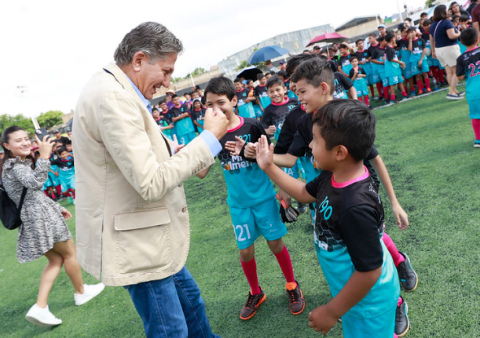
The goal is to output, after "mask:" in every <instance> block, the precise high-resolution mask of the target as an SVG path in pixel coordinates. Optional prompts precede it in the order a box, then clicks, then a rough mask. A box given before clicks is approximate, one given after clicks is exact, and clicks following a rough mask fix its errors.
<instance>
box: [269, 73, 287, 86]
mask: <svg viewBox="0 0 480 338" xmlns="http://www.w3.org/2000/svg"><path fill="white" fill-rule="evenodd" d="M275 85H279V86H282V87H284V86H285V84H284V83H283V81H282V79H280V78H279V77H278V75H272V77H271V78H269V79H268V81H267V89H269V88H270V87H273V86H275Z"/></svg>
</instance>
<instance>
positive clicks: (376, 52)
mask: <svg viewBox="0 0 480 338" xmlns="http://www.w3.org/2000/svg"><path fill="white" fill-rule="evenodd" d="M378 43H379V45H378V46H377V47H376V48H374V49H373V50H372V53H371V56H372V58H371V62H372V68H373V69H374V70H375V71H376V73H377V74H378V77H379V78H380V80H381V81H382V88H383V96H384V98H385V103H387V104H388V103H390V99H389V92H388V79H387V77H386V76H385V46H386V45H387V41H386V40H385V37H384V36H380V37H379V38H378Z"/></svg>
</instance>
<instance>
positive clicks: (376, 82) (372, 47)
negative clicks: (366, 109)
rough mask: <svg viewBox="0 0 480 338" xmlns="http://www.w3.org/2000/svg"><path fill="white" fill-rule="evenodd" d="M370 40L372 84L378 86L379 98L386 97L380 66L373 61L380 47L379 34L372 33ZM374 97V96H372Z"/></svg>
mask: <svg viewBox="0 0 480 338" xmlns="http://www.w3.org/2000/svg"><path fill="white" fill-rule="evenodd" d="M368 42H369V43H370V47H368V53H369V55H370V65H371V67H372V78H371V79H372V84H374V85H375V86H376V87H377V91H378V98H377V99H378V100H382V99H384V92H383V87H382V80H380V76H379V75H378V67H377V65H376V64H375V63H374V62H373V60H374V59H375V58H374V56H375V54H376V49H377V48H379V47H380V43H379V42H378V41H377V35H376V34H374V33H372V34H370V35H369V36H368ZM372 99H374V96H372Z"/></svg>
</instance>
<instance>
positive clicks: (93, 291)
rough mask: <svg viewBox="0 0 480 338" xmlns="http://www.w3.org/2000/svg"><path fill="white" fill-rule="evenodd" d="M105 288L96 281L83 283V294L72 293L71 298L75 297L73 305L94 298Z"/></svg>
mask: <svg viewBox="0 0 480 338" xmlns="http://www.w3.org/2000/svg"><path fill="white" fill-rule="evenodd" d="M103 289H105V284H103V283H98V284H95V285H87V284H83V294H81V295H79V294H76V293H75V294H74V295H73V298H74V299H75V305H77V306H78V305H83V304H85V303H86V302H88V301H89V300H91V299H92V298H95V297H96V296H97V295H98V294H99V293H100V292H102V291H103Z"/></svg>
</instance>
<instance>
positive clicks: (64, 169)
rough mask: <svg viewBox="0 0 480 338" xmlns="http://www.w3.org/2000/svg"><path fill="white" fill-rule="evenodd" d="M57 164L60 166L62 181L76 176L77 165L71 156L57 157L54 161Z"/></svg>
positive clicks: (59, 174)
mask: <svg viewBox="0 0 480 338" xmlns="http://www.w3.org/2000/svg"><path fill="white" fill-rule="evenodd" d="M53 163H54V164H55V165H57V166H58V178H59V179H60V181H63V180H68V179H70V178H72V177H75V166H74V160H73V158H72V157H70V158H69V159H68V160H66V161H65V160H63V159H61V158H60V157H57V159H55V160H54V161H53Z"/></svg>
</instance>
